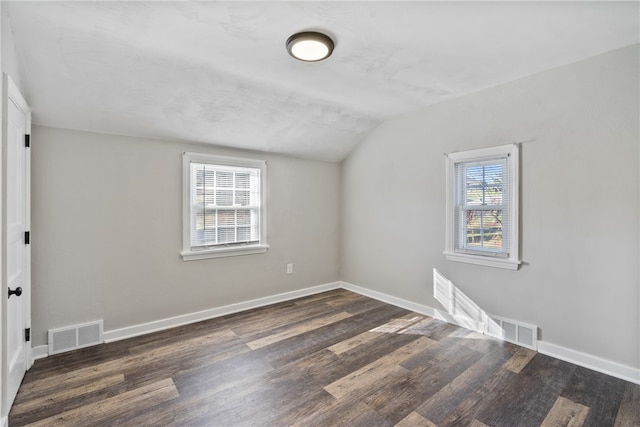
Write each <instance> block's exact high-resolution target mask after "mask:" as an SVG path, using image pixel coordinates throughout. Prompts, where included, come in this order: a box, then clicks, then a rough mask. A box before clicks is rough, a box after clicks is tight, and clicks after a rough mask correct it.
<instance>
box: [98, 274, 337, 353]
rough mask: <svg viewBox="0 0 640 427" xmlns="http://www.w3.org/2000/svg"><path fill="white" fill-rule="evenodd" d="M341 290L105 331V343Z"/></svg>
mask: <svg viewBox="0 0 640 427" xmlns="http://www.w3.org/2000/svg"><path fill="white" fill-rule="evenodd" d="M338 288H340V282H333V283H327V284H324V285H318V286H312V287H310V288H305V289H300V290H297V291H291V292H285V293H282V294H277V295H273V296H269V297H264V298H258V299H253V300H250V301H244V302H239V303H235V304H229V305H225V306H222V307H216V308H211V309H208V310H203V311H198V312H195V313H189V314H183V315H180V316H175V317H170V318H167V319H161V320H156V321H153V322H148V323H142V324H139V325H133V326H127V327H125V328H121V329H114V330H111V331H105V333H104V341H105V342H107V343H109V342H113V341H119V340H123V339H126V338H132V337H137V336H139V335H144V334H149V333H151V332H158V331H162V330H165V329H169V328H175V327H176V326H183V325H188V324H190V323H195V322H200V321H203V320H209V319H213V318H215V317H220V316H226V315H228V314H233V313H238V312H240V311H245V310H251V309H253V308H258V307H264V306H266V305H270V304H276V303H279V302H284V301H289V300H292V299H296V298H301V297H305V296H309V295H315V294H317V293H320V292H326V291H330V290H333V289H338Z"/></svg>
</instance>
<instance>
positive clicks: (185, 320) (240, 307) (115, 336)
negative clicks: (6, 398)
mask: <svg viewBox="0 0 640 427" xmlns="http://www.w3.org/2000/svg"><path fill="white" fill-rule="evenodd" d="M338 288H342V289H346V290H348V291H352V292H355V293H358V294H360V295H364V296H367V297H370V298H373V299H377V300H379V301H382V302H386V303H388V304H392V305H395V306H397V307H402V308H405V309H407V310H411V311H414V312H416V313H420V314H424V315H426V316H430V317H434V318H436V319H439V320H443V321H445V322H448V323H451V324H454V325H456V326H460V327H462V328H466V329H471V330H476V331H478V332H482V330H479V329H478V328H480V327H481V326H478V325H474V324H469V323H468V322H465V321H464V319H458V318H456V317H455V316H451V315H450V314H448V313H447V312H445V311H442V310H438V309H435V308H433V307H429V306H427V305H424V304H418V303H415V302H412V301H409V300H405V299H402V298H398V297H394V296H392V295H388V294H385V293H382V292H378V291H374V290H371V289H367V288H363V287H361V286H357V285H354V284H352V283H347V282H333V283H327V284H324V285H319V286H313V287H309V288H305V289H300V290H297V291H292V292H285V293H282V294H277V295H273V296H269V297H264V298H258V299H254V300H250V301H245V302H241V303H236V304H230V305H226V306H222V307H216V308H212V309H209V310H203V311H198V312H195V313H189V314H184V315H180V316H175V317H170V318H167V319H161V320H157V321H153V322H148V323H142V324H139V325H133V326H128V327H125V328H121V329H114V330H111V331H105V333H104V339H105V342H113V341H118V340H123V339H126V338H132V337H136V336H139V335H144V334H148V333H151V332H157V331H162V330H165V329H169V328H174V327H176V326H183V325H187V324H190V323H195V322H200V321H203V320H209V319H213V318H215V317H220V316H226V315H229V314H233V313H238V312H240V311H245V310H250V309H253V308H259V307H264V306H266V305H270V304H276V303H279V302H284V301H289V300H292V299H296V298H301V297H305V296H309V295H314V294H317V293H320V292H326V291H330V290H333V289H338ZM538 351H539V352H540V353H542V354H546V355H547V356H551V357H555V358H557V359H560V360H564V361H566V362H570V363H573V364H575V365H578V366H582V367H585V368H588V369H592V370H594V371H597V372H601V373H603V374H607V375H611V376H613V377H616V378H620V379H623V380H625V381H629V382H632V383H635V384H640V369H636V368H632V367H629V366H625V365H621V364H619V363H616V362H612V361H609V360H606V359H602V358H600V357H597V356H593V355H590V354H586V353H582V352H579V351H576V350H572V349H569V348H564V347H561V346H559V345H556V344H551V343H548V342H545V341H538ZM47 356H48V346H46V345H42V346H36V347H34V348H33V349H32V357H33V359H34V360H36V359H42V358H44V357H47Z"/></svg>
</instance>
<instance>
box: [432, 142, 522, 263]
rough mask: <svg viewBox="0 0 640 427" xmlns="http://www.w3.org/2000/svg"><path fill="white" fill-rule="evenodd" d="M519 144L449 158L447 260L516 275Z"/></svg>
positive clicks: (517, 261) (518, 222) (518, 255)
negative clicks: (492, 268)
mask: <svg viewBox="0 0 640 427" xmlns="http://www.w3.org/2000/svg"><path fill="white" fill-rule="evenodd" d="M519 156H520V152H519V145H517V144H511V145H503V146H498V147H491V148H481V149H478V150H470V151H461V152H457V153H450V154H448V155H447V160H446V166H447V199H446V205H447V217H446V224H447V232H446V245H445V251H444V254H445V256H446V257H447V259H448V260H450V261H457V262H466V263H470V264H478V265H485V266H490V267H499V268H507V269H512V270H517V269H518V268H519V265H520V264H521V261H520V252H519V227H520V225H519V224H520V220H519V216H518V215H519V213H518V206H519V197H520V195H519V186H520V181H519V174H520V172H519V167H520V160H519Z"/></svg>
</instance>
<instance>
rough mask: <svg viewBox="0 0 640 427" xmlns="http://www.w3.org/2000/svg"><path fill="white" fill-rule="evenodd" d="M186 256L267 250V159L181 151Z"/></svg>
mask: <svg viewBox="0 0 640 427" xmlns="http://www.w3.org/2000/svg"><path fill="white" fill-rule="evenodd" d="M183 168H184V202H183V203H184V205H183V248H182V252H181V255H182V257H183V259H184V260H185V261H188V260H197V259H205V258H217V257H223V256H234V255H246V254H255V253H262V252H265V251H266V250H267V248H268V246H267V243H266V204H265V194H264V188H265V182H266V162H264V161H262V160H252V159H243V158H236V157H222V156H211V155H205V154H197V153H184V155H183Z"/></svg>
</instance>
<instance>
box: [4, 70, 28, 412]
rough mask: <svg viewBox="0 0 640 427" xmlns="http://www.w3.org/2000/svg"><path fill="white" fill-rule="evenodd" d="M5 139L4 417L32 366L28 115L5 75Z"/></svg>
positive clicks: (25, 106) (21, 99)
mask: <svg viewBox="0 0 640 427" xmlns="http://www.w3.org/2000/svg"><path fill="white" fill-rule="evenodd" d="M3 83H4V87H3V89H4V90H3V93H4V97H5V102H4V104H3V107H4V108H3V114H4V123H3V125H4V126H3V129H4V130H5V134H4V135H5V138H4V141H3V147H2V158H3V162H2V169H3V171H4V174H3V186H2V187H3V197H2V206H3V209H2V217H3V219H4V221H3V224H2V226H3V227H2V228H3V230H2V231H3V233H2V244H3V245H2V246H3V247H2V254H3V256H2V279H3V283H4V284H5V288H4V289H2V290H1V292H2V293H1V294H0V297H2V298H3V300H4V301H5V304H4V305H3V311H2V312H3V319H2V320H3V331H2V332H3V334H2V336H3V343H2V344H3V358H2V360H3V365H4V366H3V381H2V383H3V384H2V391H3V393H2V395H3V399H2V401H3V402H2V412H3V414H2V415H5V416H6V415H7V414H8V413H9V409H10V408H11V404H12V403H13V400H14V399H15V397H16V393H17V392H18V388H19V387H20V383H21V382H22V378H23V377H24V374H25V372H26V370H27V369H29V368H30V367H31V344H30V343H28V342H27V339H28V337H27V336H26V333H25V332H26V329H27V328H30V326H31V277H30V276H31V274H30V264H31V261H30V255H31V251H30V244H29V241H28V237H27V236H28V235H27V234H26V232H28V231H30V230H29V228H30V201H29V199H30V149H29V148H27V147H26V143H25V142H26V137H25V135H28V134H30V133H31V130H30V127H31V123H30V121H31V116H30V114H31V112H30V109H29V107H28V106H27V104H26V102H25V100H24V98H23V97H22V95H21V94H20V92H19V91H18V89H17V87H16V86H15V84H14V83H13V82H12V81H11V79H10V78H9V77H8V76H6V75H5V76H4V79H3Z"/></svg>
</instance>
